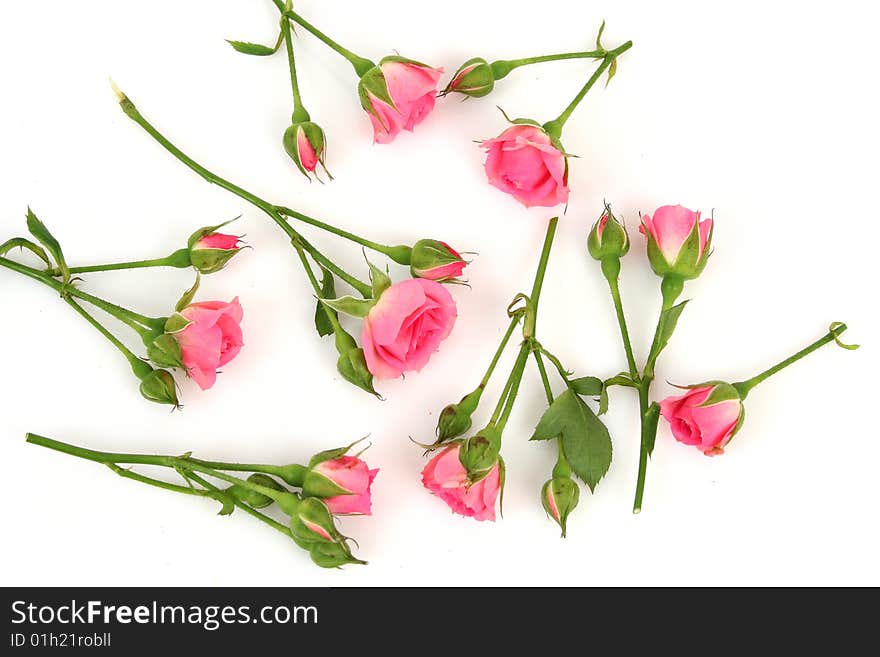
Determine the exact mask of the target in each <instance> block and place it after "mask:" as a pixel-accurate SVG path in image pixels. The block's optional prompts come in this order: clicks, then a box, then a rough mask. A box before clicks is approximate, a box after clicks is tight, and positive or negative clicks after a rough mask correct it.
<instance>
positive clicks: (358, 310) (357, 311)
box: [320, 296, 376, 317]
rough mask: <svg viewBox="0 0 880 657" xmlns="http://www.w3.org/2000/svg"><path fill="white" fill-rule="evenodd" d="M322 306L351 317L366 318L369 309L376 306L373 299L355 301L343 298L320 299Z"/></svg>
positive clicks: (350, 297)
mask: <svg viewBox="0 0 880 657" xmlns="http://www.w3.org/2000/svg"><path fill="white" fill-rule="evenodd" d="M320 301H321V303H322V304H324V305H325V306H328V307H330V308H332V309H333V310H337V311H339V312H341V313H345V314H346V315H351V316H352V317H366V316H367V313H369V312H370V308H372V307H373V306H375V305H376V301H375V299H355V298H354V297H352V296H344V297H340V298H338V299H321V300H320Z"/></svg>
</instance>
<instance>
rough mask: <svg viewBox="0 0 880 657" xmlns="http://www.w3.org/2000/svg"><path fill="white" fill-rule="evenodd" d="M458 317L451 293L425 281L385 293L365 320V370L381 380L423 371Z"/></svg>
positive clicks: (407, 283)
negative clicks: (405, 373) (413, 371)
mask: <svg viewBox="0 0 880 657" xmlns="http://www.w3.org/2000/svg"><path fill="white" fill-rule="evenodd" d="M457 315H458V312H457V310H456V308H455V301H453V299H452V295H451V294H450V293H449V291H448V290H447V289H446V288H445V287H443V286H442V285H440V283H437V282H436V281H431V280H428V279H424V278H411V279H408V280H405V281H401V282H400V283H395V284H394V285H392V286H391V287H389V288H388V289H387V290H385V291H384V292H383V293H382V295H381V296H380V297H379V299H378V300H377V302H376V305H375V306H373V307H372V308H371V309H370V312H369V313H368V314H367V316H366V317H365V318H364V328H363V332H362V334H361V343H362V344H363V349H364V357H365V358H366V361H367V368H368V369H369V370H370V372H371V373H372V375H373V376H374V377H376V378H377V379H396V378H397V377H399V376H400V375H402V374H403V373H404V372H408V371H410V370H416V371H418V370H421V369H422V368H423V367H424V366H425V365H426V364H427V363H428V360H429V359H430V358H431V355H432V354H433V353H434V352H435V351H437V349H438V347H439V346H440V343H441V342H442V341H443V340H444V339H446V336H448V335H449V333H450V332H451V331H452V327H453V325H454V324H455V318H456V317H457Z"/></svg>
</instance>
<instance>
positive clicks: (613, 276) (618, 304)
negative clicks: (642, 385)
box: [602, 258, 639, 383]
mask: <svg viewBox="0 0 880 657" xmlns="http://www.w3.org/2000/svg"><path fill="white" fill-rule="evenodd" d="M606 263H608V264H606ZM615 265H616V267H615ZM615 270H616V271H615ZM619 272H620V259H619V258H614V259H605V260H603V261H602V273H603V274H604V275H605V279H606V280H607V281H608V287H609V289H610V290H611V299H612V301H613V302H614V312H615V313H616V315H617V325H618V326H619V327H620V337H621V339H622V340H623V349H624V351H625V352H626V363H627V365H628V367H629V374H630V377H631V378H632V380H633V381H635V382H636V383H638V378H639V370H638V367H637V366H636V359H635V355H634V354H633V348H632V342H631V341H630V338H629V329H628V328H627V326H626V315H625V314H624V312H623V301H622V300H621V298H620V283H619Z"/></svg>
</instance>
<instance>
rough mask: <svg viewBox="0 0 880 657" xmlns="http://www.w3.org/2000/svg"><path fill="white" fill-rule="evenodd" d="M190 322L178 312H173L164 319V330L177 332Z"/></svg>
mask: <svg viewBox="0 0 880 657" xmlns="http://www.w3.org/2000/svg"><path fill="white" fill-rule="evenodd" d="M191 323H192V322H190V321H189V320H188V319H187V318H186V317H184V316H183V315H181V314H180V313H174V314H173V315H171V317H169V318H168V319H166V320H165V332H166V333H172V334H173V333H179V332H180V331H182V330H183V329H185V328H186V327H187V326H189V325H190V324H191Z"/></svg>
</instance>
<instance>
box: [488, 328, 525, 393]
mask: <svg viewBox="0 0 880 657" xmlns="http://www.w3.org/2000/svg"><path fill="white" fill-rule="evenodd" d="M519 320H520V316H519V315H514V317H513V318H512V319H511V320H510V326H508V327H507V331H506V332H505V333H504V337H503V338H501V343H500V344H499V345H498V349H496V350H495V355H494V356H492V362H491V363H489V367H488V368H487V369H486V373H485V374H484V375H483V378H482V380H481V381H480V386H479V387H480V388H485V387H486V386H487V385H488V384H489V379H491V378H492V373H493V372H494V371H495V367H496V366H497V365H498V361H499V359H500V358H501V354H502V353H504V349H505V348H506V347H507V343H508V342H510V337H511V336H512V335H513V331H514V330H515V329H516V325H517V324H519Z"/></svg>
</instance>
